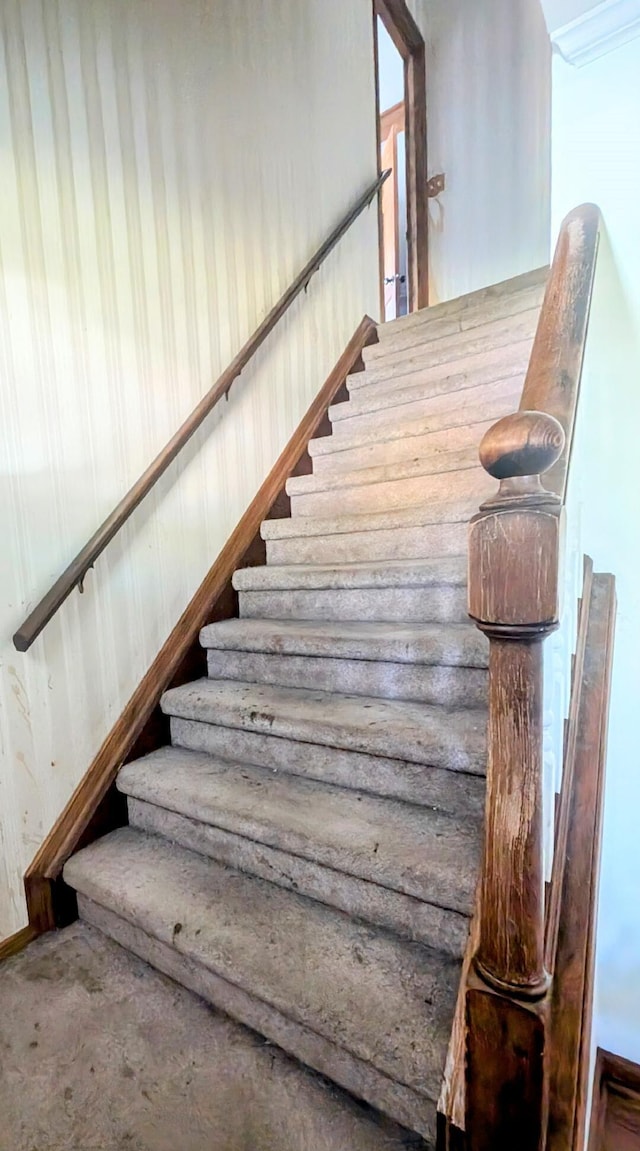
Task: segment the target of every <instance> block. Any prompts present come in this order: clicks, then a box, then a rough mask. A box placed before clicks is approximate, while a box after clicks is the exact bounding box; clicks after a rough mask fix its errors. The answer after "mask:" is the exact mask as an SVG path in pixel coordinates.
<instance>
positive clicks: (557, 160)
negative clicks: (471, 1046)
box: [552, 39, 640, 1061]
mask: <svg viewBox="0 0 640 1151" xmlns="http://www.w3.org/2000/svg"><path fill="white" fill-rule="evenodd" d="M639 76H640V39H636V40H634V41H632V42H630V43H628V44H626V45H624V47H622V48H619V49H617V50H616V51H615V52H611V53H609V54H607V55H605V56H602V57H601V58H600V59H598V60H595V61H594V62H592V63H590V64H588V65H587V66H585V67H583V68H580V69H576V68H574V67H572V66H571V65H569V64H566V63H565V62H564V61H563V60H561V59H559V58H558V59H555V60H554V70H553V190H552V204H553V231H554V234H555V233H556V232H557V229H558V227H559V224H560V221H561V219H562V217H563V216H564V214H565V213H566V212H567V211H568V210H569V209H570V208H572V207H574V206H575V205H576V204H579V203H581V202H584V201H586V200H591V201H595V202H596V203H597V204H599V205H600V207H601V209H602V211H603V214H604V220H605V227H606V235H605V238H604V240H603V244H602V249H601V256H600V261H599V269H598V274H597V280H596V290H595V295H594V303H593V308H592V320H591V326H590V334H589V342H588V348H587V356H586V361H585V370H584V376H583V386H582V397H581V412H580V420H581V442H580V445H579V450H578V452H577V454H576V456H575V457H574V460H573V465H572V469H573V471H574V473H575V474H577V475H578V476H579V488H580V492H579V500H578V504H577V506H576V507H575V508H574V509H570V510H572V511H573V512H574V513H576V512H577V513H578V515H579V520H580V534H581V541H580V542H581V549H582V550H583V551H586V552H587V553H589V554H590V555H591V556H592V557H593V559H594V563H595V569H596V571H598V570H599V571H611V572H613V573H614V575H615V576H616V581H617V591H618V601H619V606H618V623H617V632H616V648H615V660H614V676H613V690H612V700H611V719H610V734H609V750H608V765H607V785H606V801H605V823H604V844H603V857H602V880H601V889H600V904H599V936H598V952H597V998H596V1021H595V1041H596V1042H597V1043H598V1044H599V1045H600V1046H603V1047H605V1048H608V1049H610V1050H612V1051H614V1052H617V1053H620V1054H622V1055H625V1056H627V1057H629V1058H631V1059H634V1060H636V1061H637V1060H640V896H639V890H640V880H639V876H640V834H639V833H638V812H639V811H640V750H639V746H640V745H639V741H638V708H639V702H640V655H639V653H640V578H639V572H640V529H639V527H638V522H639V519H638V517H639V511H638V506H639V484H638V472H637V459H638V445H637V440H638V428H639V427H640V213H639V212H638V189H639V188H640V117H639V116H638V107H639V105H640V83H639V80H638V77H639Z"/></svg>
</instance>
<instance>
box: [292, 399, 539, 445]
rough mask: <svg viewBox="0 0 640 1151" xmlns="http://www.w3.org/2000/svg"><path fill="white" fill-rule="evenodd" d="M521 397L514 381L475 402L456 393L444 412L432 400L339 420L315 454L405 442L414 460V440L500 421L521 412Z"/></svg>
mask: <svg viewBox="0 0 640 1151" xmlns="http://www.w3.org/2000/svg"><path fill="white" fill-rule="evenodd" d="M521 396H522V385H521V383H520V382H519V381H518V382H517V383H516V386H515V387H514V386H513V384H512V383H511V382H509V385H508V387H503V385H502V383H498V384H488V385H487V387H486V388H485V389H484V391H483V392H482V396H481V398H480V399H478V398H476V400H475V401H473V400H471V399H470V398H469V397H468V396H467V397H466V401H465V393H464V392H461V393H459V392H455V393H454V395H452V396H450V397H448V398H449V399H454V397H455V403H453V404H449V405H446V406H445V407H444V408H443V409H441V408H440V406H439V404H437V405H436V406H435V407H434V406H433V404H434V401H432V400H421V401H419V402H417V403H415V404H404V405H403V406H402V407H400V408H388V409H386V410H385V411H383V412H372V413H370V414H368V415H361V416H357V415H356V416H354V417H353V419H343V420H339V421H337V422H336V423H335V424H334V425H333V434H332V435H331V436H326V437H325V442H324V443H323V444H322V445H321V444H318V445H317V447H316V446H315V445H314V453H316V452H317V454H318V455H326V454H330V452H332V451H342V450H343V448H346V447H356V446H357V445H358V444H366V443H379V442H380V441H382V440H393V439H401V440H405V441H406V442H407V458H408V459H413V458H415V453H414V451H413V445H412V443H411V439H412V437H414V436H419V435H427V434H428V433H429V432H439V431H443V430H444V429H446V428H460V427H465V426H468V425H469V424H481V423H486V422H487V421H488V420H497V419H500V417H501V416H505V415H509V414H511V412H514V411H516V410H517V408H518V405H519V403H520V399H521ZM314 459H315V454H314Z"/></svg>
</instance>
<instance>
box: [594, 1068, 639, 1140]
mask: <svg viewBox="0 0 640 1151" xmlns="http://www.w3.org/2000/svg"><path fill="white" fill-rule="evenodd" d="M589 1151H640V1065H639V1064H637V1063H631V1062H629V1060H628V1059H622V1058H621V1056H619V1055H612V1054H611V1053H610V1052H609V1051H603V1050H602V1049H601V1048H598V1054H597V1057H596V1070H595V1075H594V1083H593V1103H592V1107H591V1125H590V1133H589Z"/></svg>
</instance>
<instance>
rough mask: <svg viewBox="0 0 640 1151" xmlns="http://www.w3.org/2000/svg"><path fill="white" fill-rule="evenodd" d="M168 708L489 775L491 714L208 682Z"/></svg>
mask: <svg viewBox="0 0 640 1151" xmlns="http://www.w3.org/2000/svg"><path fill="white" fill-rule="evenodd" d="M161 706H162V710H163V711H164V712H165V713H166V714H168V715H171V716H177V717H179V718H181V719H191V720H197V721H200V722H203V723H210V724H214V725H218V724H220V725H222V726H224V727H231V728H241V729H242V730H244V731H252V732H261V733H266V734H268V735H270V736H276V737H281V738H284V739H292V740H296V741H298V742H300V743H301V744H305V743H320V744H328V745H329V746H330V747H337V748H341V749H343V750H347V751H361V752H365V753H368V754H372V755H381V756H385V757H387V758H391V759H406V760H408V761H409V762H413V763H420V764H425V765H433V766H436V767H442V768H445V769H447V770H450V771H464V772H471V773H475V774H478V775H481V774H484V772H485V770H486V716H485V714H484V711H482V710H478V709H462V708H457V709H453V708H452V709H449V708H443V707H437V706H431V705H428V704H422V703H412V702H408V701H406V700H388V699H376V698H373V697H370V696H354V695H344V694H338V693H337V692H335V693H334V692H324V691H310V690H308V689H306V688H291V687H278V686H274V685H265V684H253V683H243V682H242V681H227V680H215V679H201V680H196V681H195V682H193V683H188V684H184V685H183V686H181V687H174V688H171V689H170V690H169V691H167V692H165V693H164V695H163V696H162V699H161Z"/></svg>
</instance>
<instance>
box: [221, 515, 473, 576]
mask: <svg viewBox="0 0 640 1151" xmlns="http://www.w3.org/2000/svg"><path fill="white" fill-rule="evenodd" d="M411 510H412V511H414V510H415V511H417V510H418V509H411ZM351 518H357V519H364V520H366V519H368V518H374V517H373V516H371V517H368V516H366V515H363V516H358V517H351ZM328 522H330V523H332V522H334V521H328ZM417 522H418V523H422V522H423V521H422V520H421V519H418V521H417ZM318 523H320V526H321V527H322V522H321V521H316V526H317V524H318ZM266 524H268V525H270V526H271V525H273V524H276V525H278V526H280V525H282V528H281V531H282V535H303V534H304V535H306V534H311V535H317V534H322V531H320V532H310V533H307V532H302V531H300V532H298V531H291V532H289V531H286V530H284V527H285V526H289V525H291V526H292V527H294V528H298V527H300V526H301V524H300V521H294V520H267V521H266ZM303 526H304V527H307V523H306V521H305V522H304V525H303ZM308 526H309V527H313V526H314V525H313V524H309V525H308ZM346 530H348V528H347V529H346ZM280 535H281V532H280V531H276V532H274V533H273V536H272V535H271V531H270V532H269V533H268V534H267V538H268V539H270V538H276V539H278V538H280ZM466 582H467V557H466V556H464V555H460V556H437V557H435V558H434V559H419V560H382V561H380V560H378V561H375V560H363V561H361V562H359V563H347V564H278V565H276V564H265V565H263V566H261V567H250V568H237V569H236V571H235V572H234V574H233V586H234V588H235V589H236V591H262V590H263V589H264V590H269V591H273V590H276V589H278V590H281V591H285V590H287V589H298V588H335V589H341V588H368V587H371V588H379V587H429V586H430V585H433V584H453V585H455V586H466Z"/></svg>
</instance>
